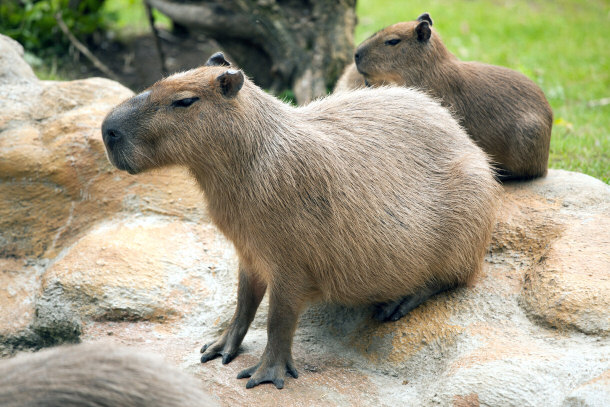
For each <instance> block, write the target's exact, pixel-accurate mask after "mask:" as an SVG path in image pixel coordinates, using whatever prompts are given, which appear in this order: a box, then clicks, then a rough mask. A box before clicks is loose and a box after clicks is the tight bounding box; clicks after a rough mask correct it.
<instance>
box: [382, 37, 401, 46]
mask: <svg viewBox="0 0 610 407" xmlns="http://www.w3.org/2000/svg"><path fill="white" fill-rule="evenodd" d="M399 42H400V38H394V39H393V40H387V41H386V42H385V45H392V46H394V45H396V44H398V43H399Z"/></svg>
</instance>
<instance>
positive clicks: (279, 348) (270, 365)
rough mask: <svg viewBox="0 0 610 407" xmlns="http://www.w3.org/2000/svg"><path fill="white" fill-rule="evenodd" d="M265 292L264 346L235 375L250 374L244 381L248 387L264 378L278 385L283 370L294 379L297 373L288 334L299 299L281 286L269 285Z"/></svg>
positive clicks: (295, 318) (283, 373)
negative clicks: (252, 361) (254, 361)
mask: <svg viewBox="0 0 610 407" xmlns="http://www.w3.org/2000/svg"><path fill="white" fill-rule="evenodd" d="M269 294H270V297H269V319H268V321H267V346H266V347H265V351H264V352H263V356H261V358H260V360H259V362H258V363H257V364H256V365H254V366H252V367H250V368H248V369H245V370H242V371H241V372H240V373H239V374H238V375H237V378H238V379H243V378H245V377H249V378H250V380H248V383H247V384H246V388H248V389H249V388H252V387H254V386H258V385H259V384H261V383H265V382H272V383H273V384H274V385H275V387H277V388H278V389H281V388H283V387H284V379H285V377H286V373H288V374H290V375H291V376H292V377H294V378H295V379H296V378H297V377H298V376H299V374H298V373H297V370H296V368H295V367H294V360H293V359H292V338H293V336H294V330H295V328H296V325H297V320H298V317H299V312H300V310H301V305H302V301H300V300H298V299H295V298H294V296H292V297H291V296H290V294H288V293H286V292H285V290H280V289H271V292H270V293H269Z"/></svg>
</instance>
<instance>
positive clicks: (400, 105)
mask: <svg viewBox="0 0 610 407" xmlns="http://www.w3.org/2000/svg"><path fill="white" fill-rule="evenodd" d="M227 65H228V62H226V61H225V60H224V57H223V56H222V54H215V55H214V56H212V57H211V58H210V60H209V61H208V62H207V64H206V66H203V67H200V68H198V69H195V70H192V71H188V72H184V73H180V74H175V75H173V76H170V77H168V78H166V79H164V80H162V81H160V82H158V83H156V84H154V85H153V86H151V87H150V88H148V89H147V90H146V91H144V92H143V93H141V94H139V95H136V96H134V97H133V98H131V99H129V100H127V101H125V102H123V103H122V104H120V105H119V106H117V107H115V108H114V110H112V111H111V112H110V113H109V114H108V116H107V117H106V119H105V120H104V123H103V125H102V135H103V139H104V142H105V144H106V148H107V152H108V157H109V159H110V161H111V162H112V163H113V164H114V165H115V166H116V167H117V168H119V169H122V170H126V171H128V172H130V173H131V174H137V173H140V172H142V171H145V170H148V169H152V168H157V167H162V166H166V165H182V166H185V167H187V168H188V169H190V172H191V173H192V175H193V176H194V177H195V179H196V180H197V182H198V183H199V186H200V187H201V189H202V190H203V192H204V195H205V200H206V201H207V207H208V211H209V215H210V217H211V219H212V220H213V222H214V223H215V224H216V226H217V227H218V228H219V229H220V230H221V231H222V232H223V233H224V234H225V235H226V236H227V238H228V239H230V240H231V241H232V242H233V244H234V245H235V248H236V251H237V254H238V256H239V260H240V267H239V285H238V299H237V309H236V311H235V314H234V316H233V318H232V320H231V322H230V324H229V327H228V328H227V330H226V331H225V332H224V333H223V334H222V336H221V337H220V338H218V339H217V340H216V341H214V342H211V343H209V344H207V345H205V346H204V347H203V348H202V350H201V351H202V353H203V355H202V357H201V361H202V362H206V361H208V360H210V359H212V358H214V357H216V356H219V355H220V356H222V362H223V363H228V362H229V361H231V360H232V359H233V358H234V357H235V356H236V354H237V351H238V348H239V346H240V344H241V342H242V339H243V338H244V335H245V334H246V332H247V330H248V327H249V326H250V323H251V321H252V319H253V318H254V315H255V313H256V310H257V308H258V306H259V303H260V302H261V299H262V298H263V295H264V294H265V292H268V293H269V315H268V342H267V346H266V348H265V351H264V353H263V355H262V357H261V359H260V361H259V362H258V363H257V364H256V365H254V366H252V367H251V368H249V369H246V370H244V371H242V372H241V373H240V374H239V375H238V378H243V377H251V378H250V380H249V381H248V383H247V385H246V387H248V388H250V387H253V386H256V385H258V384H260V383H262V382H268V381H271V382H273V383H274V384H275V385H276V387H278V388H282V387H283V385H284V378H285V376H286V373H289V374H290V375H292V376H293V377H295V378H296V377H297V371H296V369H295V364H294V361H293V358H292V352H291V348H292V338H293V335H294V330H295V328H296V325H297V320H298V317H299V314H300V313H301V311H302V310H303V309H304V307H305V306H306V305H307V303H308V302H311V301H315V300H325V301H332V302H336V303H341V304H347V305H354V304H363V303H379V305H378V309H377V314H376V316H377V318H378V319H383V320H396V319H398V318H400V317H401V316H403V315H404V314H405V313H407V312H408V311H409V310H411V309H413V308H415V307H416V306H418V305H419V304H421V303H422V302H423V301H425V300H426V299H427V298H428V297H430V296H431V295H434V294H435V293H438V292H440V291H443V290H446V289H449V288H451V287H454V286H456V285H459V284H464V283H466V282H468V281H469V280H470V279H471V278H472V276H473V275H474V274H475V273H476V272H477V271H479V270H480V269H481V267H482V264H483V256H484V254H485V252H486V249H487V247H488V244H489V240H490V236H491V230H492V227H493V224H494V217H495V214H494V212H495V206H496V201H497V193H498V190H499V184H498V183H497V182H496V180H495V178H494V173H493V171H492V169H491V168H490V166H489V164H488V160H487V156H486V155H485V153H484V152H483V151H482V150H481V149H480V148H479V147H477V146H476V145H475V144H474V143H473V142H472V141H471V140H470V139H469V137H468V136H467V134H466V133H465V131H464V130H463V129H462V128H461V127H460V126H459V125H458V123H457V122H456V121H455V119H454V118H453V117H452V116H451V114H450V113H449V112H448V111H447V110H446V109H445V108H443V107H442V106H441V105H440V104H439V103H437V102H436V101H435V100H433V99H431V98H430V97H428V96H426V95H425V94H423V93H421V92H417V91H414V90H410V89H406V88H401V87H395V88H380V89H360V90H357V91H351V92H342V93H339V94H335V95H331V96H329V97H327V98H324V99H321V100H317V101H315V102H313V103H311V104H309V105H306V106H303V107H293V106H290V105H288V104H285V103H283V102H281V101H280V100H278V99H276V98H275V97H273V96H271V95H269V94H267V93H265V92H264V91H263V90H261V89H260V88H258V87H257V86H256V85H254V84H253V83H252V82H251V81H250V80H248V78H246V77H245V76H244V74H243V73H242V72H241V71H239V70H236V69H232V68H231V67H229V66H227Z"/></svg>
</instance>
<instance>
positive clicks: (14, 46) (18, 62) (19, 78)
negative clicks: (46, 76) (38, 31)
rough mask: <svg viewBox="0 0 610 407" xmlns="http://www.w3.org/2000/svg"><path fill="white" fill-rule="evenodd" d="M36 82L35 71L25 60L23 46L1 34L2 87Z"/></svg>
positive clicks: (0, 68)
mask: <svg viewBox="0 0 610 407" xmlns="http://www.w3.org/2000/svg"><path fill="white" fill-rule="evenodd" d="M36 81H38V78H36V75H35V74H34V71H32V68H30V66H29V65H28V64H27V63H26V62H25V61H24V60H23V47H22V46H21V44H19V43H18V42H17V41H15V40H13V39H12V38H10V37H7V36H6V35H2V34H0V86H2V85H8V84H15V83H28V82H36Z"/></svg>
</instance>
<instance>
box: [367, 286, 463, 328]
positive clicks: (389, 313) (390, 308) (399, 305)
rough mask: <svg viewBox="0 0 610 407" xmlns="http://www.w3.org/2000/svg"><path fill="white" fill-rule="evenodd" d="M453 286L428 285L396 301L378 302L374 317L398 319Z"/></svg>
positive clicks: (380, 319)
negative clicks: (431, 286)
mask: <svg viewBox="0 0 610 407" xmlns="http://www.w3.org/2000/svg"><path fill="white" fill-rule="evenodd" d="M451 288H453V286H452V285H447V286H443V287H435V288H428V287H426V288H423V289H422V290H420V291H419V292H418V293H416V294H412V295H407V296H404V297H402V298H399V299H398V300H396V301H391V302H383V303H379V304H376V307H377V309H376V310H375V313H374V314H373V318H375V319H376V320H378V321H382V322H384V321H398V320H399V319H400V318H402V317H404V316H405V315H407V314H408V313H409V312H411V310H413V309H415V308H417V307H418V306H419V305H420V304H422V303H423V302H424V301H426V300H427V299H428V298H430V297H432V296H433V295H436V294H438V293H441V292H443V291H447V290H449V289H451Z"/></svg>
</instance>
